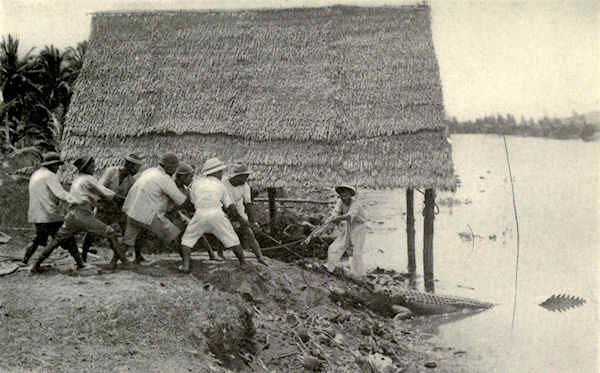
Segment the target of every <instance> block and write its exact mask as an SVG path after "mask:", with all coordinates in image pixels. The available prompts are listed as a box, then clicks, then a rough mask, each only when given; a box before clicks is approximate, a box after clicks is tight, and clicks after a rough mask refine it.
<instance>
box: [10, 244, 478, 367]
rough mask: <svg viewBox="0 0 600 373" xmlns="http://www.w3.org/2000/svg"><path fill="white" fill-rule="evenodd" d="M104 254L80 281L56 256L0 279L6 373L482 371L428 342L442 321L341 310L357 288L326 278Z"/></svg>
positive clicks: (197, 260)
mask: <svg viewBox="0 0 600 373" xmlns="http://www.w3.org/2000/svg"><path fill="white" fill-rule="evenodd" d="M23 243H24V241H23V240H21V239H19V240H18V241H17V240H14V239H13V240H12V241H11V242H9V244H6V245H2V246H0V255H2V257H0V260H3V261H4V264H6V263H11V262H10V260H11V259H10V258H11V257H20V256H21V255H22V252H21V247H22V246H23ZM98 250H99V254H98V255H97V256H94V257H92V258H91V259H90V262H91V263H92V264H94V267H93V268H92V269H89V270H85V271H82V272H76V271H74V270H73V267H74V264H73V262H72V259H71V258H70V257H69V256H68V255H67V253H66V252H64V251H61V250H60V249H59V250H57V252H55V253H54V254H53V256H52V257H51V258H50V259H49V260H48V264H50V265H51V267H50V268H49V269H48V270H47V271H45V272H44V273H42V274H39V275H32V274H30V273H29V271H27V270H20V271H17V272H15V273H13V274H10V275H6V276H3V277H0V283H1V286H0V338H1V340H2V348H0V371H2V372H4V371H6V372H83V371H89V372H226V371H235V372H299V371H323V372H360V371H369V370H361V369H363V368H361V365H360V364H361V361H365V360H366V359H367V358H368V357H369V356H370V355H371V356H385V357H387V358H389V359H390V360H391V362H392V365H390V367H389V369H388V370H387V371H390V372H426V371H436V372H461V371H464V372H473V371H477V369H474V368H475V367H474V363H476V360H471V359H470V357H469V356H468V355H467V354H466V352H464V351H462V352H461V351H454V350H453V349H452V347H450V346H439V345H436V343H435V342H434V339H433V338H430V337H431V334H430V332H431V330H432V326H433V325H434V324H435V323H436V322H438V321H439V320H438V321H435V320H433V321H432V319H431V318H430V319H421V318H414V319H410V320H393V319H390V318H384V317H381V316H379V315H376V314H374V313H373V312H372V311H370V310H368V309H361V308H358V309H357V308H355V307H354V308H348V307H347V306H346V308H344V306H343V305H342V304H340V303H336V302H334V301H332V300H331V298H330V297H329V289H331V288H333V287H338V288H339V287H342V288H343V287H353V286H354V287H355V286H357V285H356V284H354V283H352V282H349V281H346V280H344V279H343V278H338V277H333V276H331V275H329V274H327V273H324V272H322V271H319V270H318V269H315V270H312V271H311V270H305V269H303V268H301V267H300V266H298V265H294V264H286V263H282V262H278V261H275V260H273V259H269V262H270V266H269V267H264V266H262V265H259V264H257V262H256V261H255V259H254V258H253V256H252V254H250V253H247V257H248V258H249V265H248V266H246V267H245V268H241V267H240V266H239V265H238V263H237V261H236V260H235V259H234V257H233V255H232V253H231V252H226V255H227V256H228V260H227V261H209V260H208V257H207V256H206V255H205V254H204V253H194V255H193V264H192V273H190V274H183V273H180V272H179V271H178V270H177V266H178V265H179V264H180V260H179V257H178V255H176V254H168V253H167V254H160V255H148V257H147V258H148V259H150V263H149V264H148V265H144V266H131V267H130V268H121V269H117V270H116V271H110V270H108V269H106V266H105V264H104V263H107V262H108V258H109V257H110V253H109V252H108V250H106V249H104V248H98ZM311 267H315V268H317V267H318V266H317V265H314V266H311ZM244 315H245V316H244ZM440 320H442V322H444V320H443V319H440ZM375 354H379V355H375ZM433 365H435V367H433ZM362 366H363V367H364V364H363V365H362ZM426 366H428V367H426Z"/></svg>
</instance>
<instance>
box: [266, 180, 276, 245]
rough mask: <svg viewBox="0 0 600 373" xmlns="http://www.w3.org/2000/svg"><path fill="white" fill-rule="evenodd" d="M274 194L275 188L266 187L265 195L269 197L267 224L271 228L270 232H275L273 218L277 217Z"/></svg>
mask: <svg viewBox="0 0 600 373" xmlns="http://www.w3.org/2000/svg"><path fill="white" fill-rule="evenodd" d="M276 195H277V189H276V188H267V196H268V198H269V226H270V229H271V234H275V219H276V218H277V204H276V202H275V196H276Z"/></svg>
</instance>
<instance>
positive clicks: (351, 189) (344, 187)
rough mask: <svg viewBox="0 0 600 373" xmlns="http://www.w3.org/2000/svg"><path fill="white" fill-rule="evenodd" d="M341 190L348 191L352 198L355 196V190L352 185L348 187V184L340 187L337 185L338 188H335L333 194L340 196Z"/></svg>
mask: <svg viewBox="0 0 600 373" xmlns="http://www.w3.org/2000/svg"><path fill="white" fill-rule="evenodd" d="M343 189H347V190H349V191H350V193H352V196H355V195H356V189H355V188H354V187H353V186H352V185H348V184H342V185H338V186H336V187H335V192H336V193H337V194H340V192H341V191H342V190H343Z"/></svg>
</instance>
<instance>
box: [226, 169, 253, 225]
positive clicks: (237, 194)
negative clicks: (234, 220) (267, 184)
mask: <svg viewBox="0 0 600 373" xmlns="http://www.w3.org/2000/svg"><path fill="white" fill-rule="evenodd" d="M223 184H225V187H226V188H227V192H228V193H229V196H230V197H231V201H232V202H233V204H234V205H235V207H236V208H237V211H238V214H240V216H241V217H243V218H244V219H246V220H248V215H246V206H244V204H245V203H252V194H251V193H250V185H248V183H244V184H242V185H237V186H233V185H231V183H230V182H229V179H227V180H225V181H224V182H223Z"/></svg>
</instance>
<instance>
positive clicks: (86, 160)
mask: <svg viewBox="0 0 600 373" xmlns="http://www.w3.org/2000/svg"><path fill="white" fill-rule="evenodd" d="M93 159H94V157H91V156H89V155H84V156H83V157H81V158H77V159H76V160H75V162H73V166H75V167H77V170H78V171H81V170H83V169H85V167H86V166H87V165H88V164H90V162H91V161H92V160H93Z"/></svg>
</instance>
